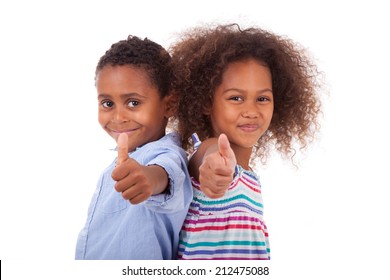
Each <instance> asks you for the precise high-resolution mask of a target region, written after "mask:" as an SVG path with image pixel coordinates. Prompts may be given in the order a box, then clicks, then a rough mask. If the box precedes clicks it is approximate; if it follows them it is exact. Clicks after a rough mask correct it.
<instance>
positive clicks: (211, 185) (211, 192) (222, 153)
mask: <svg viewBox="0 0 390 280" xmlns="http://www.w3.org/2000/svg"><path fill="white" fill-rule="evenodd" d="M236 164H237V161H236V156H235V154H234V152H233V150H232V148H231V147H230V143H229V140H228V138H227V136H226V135H225V134H221V135H220V136H219V138H218V149H217V150H214V151H212V152H206V153H205V156H204V158H203V162H202V164H201V165H200V167H199V182H200V188H201V190H202V191H203V192H204V193H205V194H206V195H207V196H208V197H210V198H219V197H222V196H223V195H224V194H225V192H226V190H227V189H228V188H229V186H230V184H231V182H232V180H233V175H234V170H235V167H236Z"/></svg>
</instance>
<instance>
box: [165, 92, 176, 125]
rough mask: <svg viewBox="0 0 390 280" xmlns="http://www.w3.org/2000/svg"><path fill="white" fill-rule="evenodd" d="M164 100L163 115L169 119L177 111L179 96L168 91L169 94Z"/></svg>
mask: <svg viewBox="0 0 390 280" xmlns="http://www.w3.org/2000/svg"><path fill="white" fill-rule="evenodd" d="M164 101H165V117H166V118H167V119H169V118H170V117H172V116H174V115H175V114H176V111H177V107H178V104H179V97H178V95H177V94H176V93H174V92H173V93H170V94H169V95H167V96H165V97H164Z"/></svg>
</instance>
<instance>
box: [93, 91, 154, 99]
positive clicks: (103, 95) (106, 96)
mask: <svg viewBox="0 0 390 280" xmlns="http://www.w3.org/2000/svg"><path fill="white" fill-rule="evenodd" d="M120 98H121V99H122V100H126V99H129V98H141V99H146V98H148V97H147V96H144V95H142V94H139V93H136V92H131V93H125V94H121V95H120ZM98 99H112V96H111V95H110V94H106V93H101V94H98Z"/></svg>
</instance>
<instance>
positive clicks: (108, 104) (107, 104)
mask: <svg viewBox="0 0 390 280" xmlns="http://www.w3.org/2000/svg"><path fill="white" fill-rule="evenodd" d="M102 106H103V107H104V108H111V107H112V106H114V102H112V101H103V102H102Z"/></svg>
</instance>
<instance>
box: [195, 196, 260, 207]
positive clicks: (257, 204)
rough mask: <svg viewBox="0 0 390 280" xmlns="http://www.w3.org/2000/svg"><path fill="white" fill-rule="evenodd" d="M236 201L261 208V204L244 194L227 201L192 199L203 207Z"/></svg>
mask: <svg viewBox="0 0 390 280" xmlns="http://www.w3.org/2000/svg"><path fill="white" fill-rule="evenodd" d="M237 199H245V200H247V201H249V202H250V203H252V204H254V205H256V206H258V207H263V204H261V203H259V202H256V201H254V200H253V199H251V198H249V197H247V196H246V195H244V194H239V195H236V196H234V197H231V198H227V199H222V200H216V199H213V200H202V199H199V198H197V197H194V200H195V201H198V202H199V203H201V204H203V205H215V204H222V203H227V202H231V201H233V200H237Z"/></svg>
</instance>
